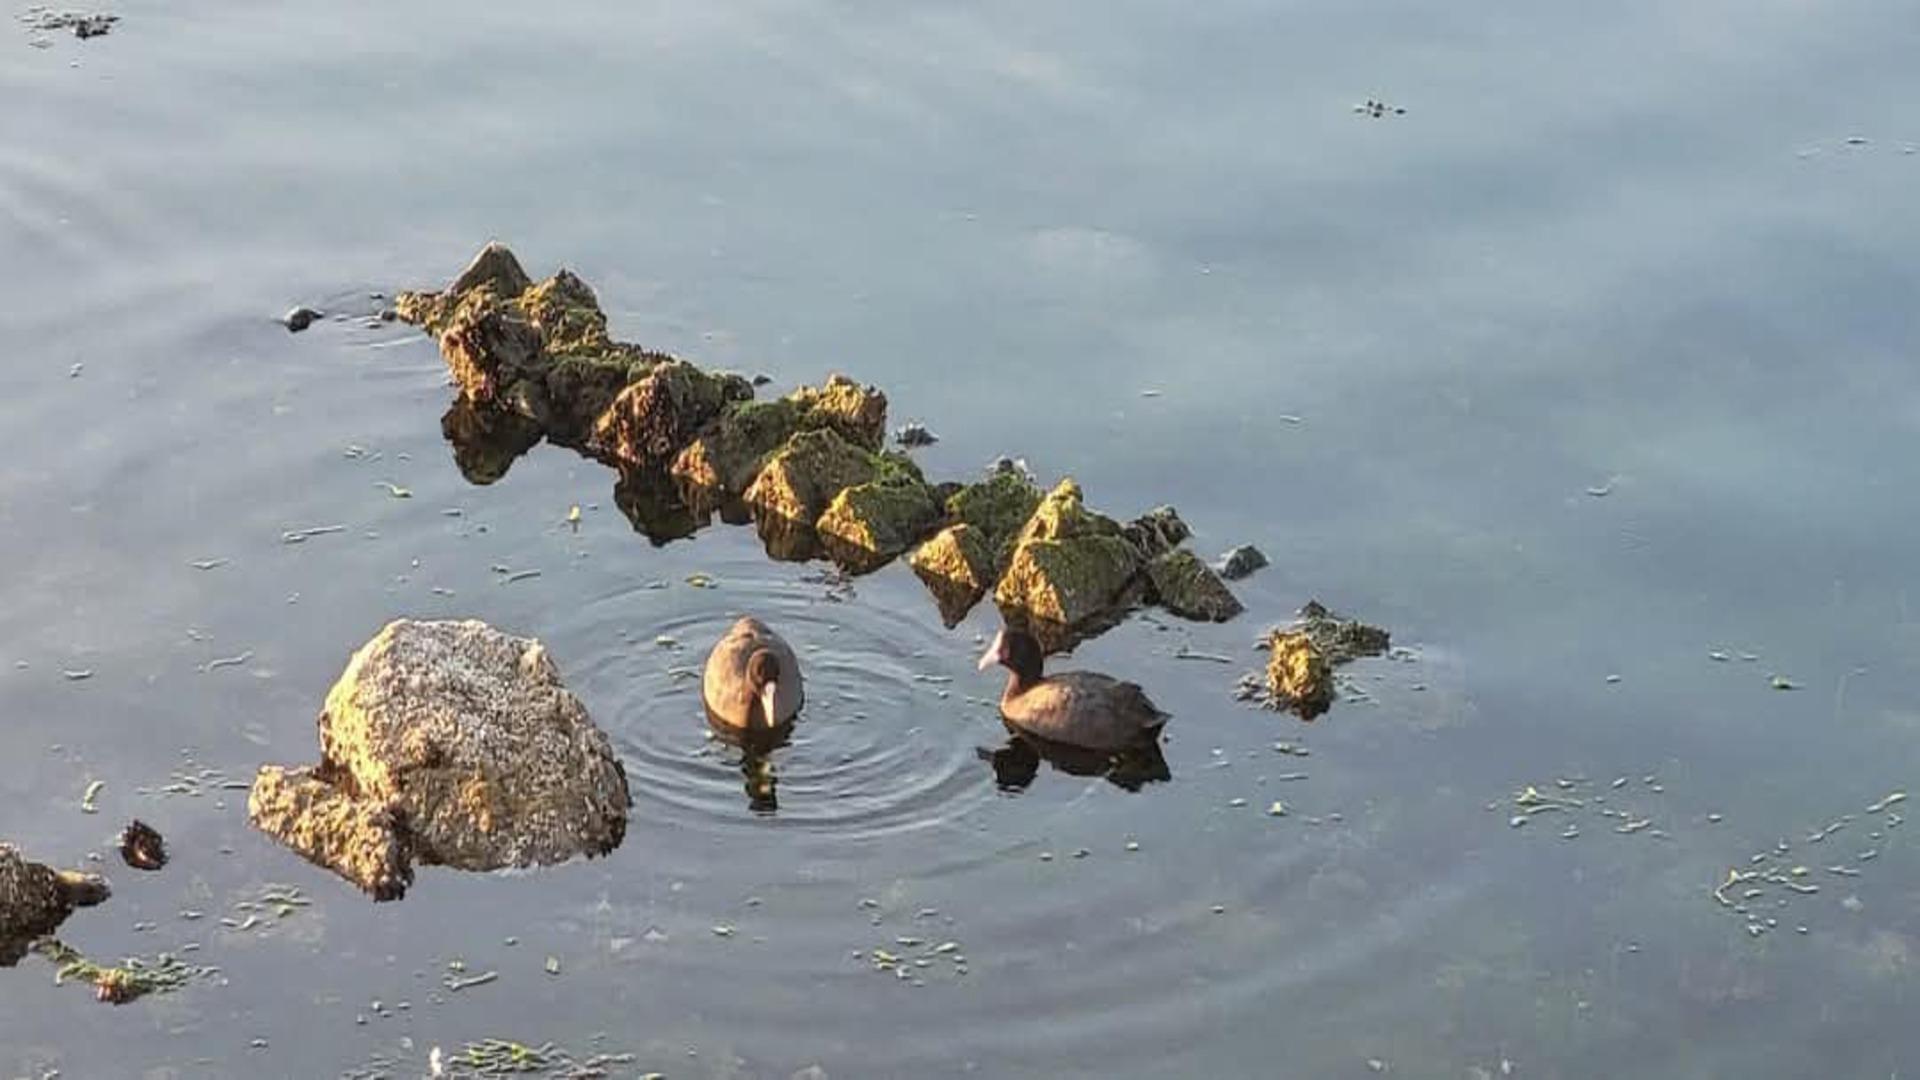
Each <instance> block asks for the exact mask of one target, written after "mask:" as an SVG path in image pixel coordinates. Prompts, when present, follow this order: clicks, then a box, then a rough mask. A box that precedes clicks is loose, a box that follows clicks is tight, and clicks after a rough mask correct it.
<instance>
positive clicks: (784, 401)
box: [671, 375, 887, 506]
mask: <svg viewBox="0 0 1920 1080" xmlns="http://www.w3.org/2000/svg"><path fill="white" fill-rule="evenodd" d="M886 418H887V398H886V395H885V394H882V393H881V392H880V391H878V390H876V389H874V388H873V387H871V386H862V385H860V384H859V383H856V382H854V381H853V380H852V379H849V378H847V377H846V376H844V375H832V376H829V377H828V379H827V382H826V384H825V385H823V386H819V387H812V386H803V387H801V388H800V389H798V390H795V391H794V392H793V393H791V394H789V395H787V396H786V397H783V398H779V399H776V400H774V401H742V402H737V403H734V404H731V405H729V406H727V407H726V408H725V409H724V410H723V411H722V413H721V415H720V417H719V418H718V419H717V420H716V421H714V423H712V424H711V425H710V426H709V427H708V429H707V430H706V431H704V432H702V433H701V435H700V437H699V438H696V439H694V440H693V441H692V442H691V443H689V444H688V445H687V446H686V447H685V448H684V449H682V450H681V451H680V452H679V454H678V455H676V456H675V457H674V459H673V465H672V470H671V471H672V473H673V476H674V479H675V480H677V481H679V483H680V485H681V490H682V494H683V497H685V499H686V501H687V502H688V504H689V505H695V506H712V505H717V504H718V503H720V502H723V501H725V500H726V499H728V498H730V497H734V496H739V495H742V494H744V493H745V492H746V490H747V489H748V488H749V487H751V486H752V485H753V481H754V479H755V477H757V476H758V475H759V473H760V469H761V467H762V465H764V464H765V463H766V461H767V458H768V456H769V455H771V454H772V453H773V452H774V451H776V450H778V449H780V448H781V447H782V446H783V445H785V443H786V442H787V440H788V439H790V438H792V437H793V436H794V435H795V434H797V433H800V432H803V431H819V430H831V431H833V432H834V433H836V434H838V435H839V436H840V437H841V438H843V439H845V440H846V441H847V442H849V443H851V444H853V445H854V446H856V447H859V448H861V449H864V450H869V451H873V450H878V449H879V448H880V445H881V440H882V438H883V437H884V433H885V429H886Z"/></svg>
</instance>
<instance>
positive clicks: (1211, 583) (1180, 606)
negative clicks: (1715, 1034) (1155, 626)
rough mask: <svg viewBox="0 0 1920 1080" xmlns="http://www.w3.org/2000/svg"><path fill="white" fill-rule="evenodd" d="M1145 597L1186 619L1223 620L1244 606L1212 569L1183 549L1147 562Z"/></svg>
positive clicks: (1177, 549)
mask: <svg viewBox="0 0 1920 1080" xmlns="http://www.w3.org/2000/svg"><path fill="white" fill-rule="evenodd" d="M1147 580H1148V582H1149V584H1150V586H1151V588H1150V589H1149V592H1148V599H1150V600H1152V601H1153V602H1154V603H1157V604H1159V605H1160V606H1161V607H1164V608H1166V609H1167V610H1168V611H1171V612H1173V613H1174V614H1175V615H1178V616H1180V617H1182V618H1186V619H1203V620H1206V621H1208V622H1226V621H1227V620H1228V619H1231V618H1233V617H1234V616H1235V615H1238V614H1240V612H1242V611H1243V610H1245V609H1244V608H1242V607H1241V606H1240V601H1239V600H1237V599H1235V598H1234V595H1233V593H1232V592H1230V591H1228V589H1227V586H1226V584H1225V583H1224V582H1222V581H1221V580H1220V578H1219V576H1218V575H1216V574H1215V573H1214V572H1213V568H1212V567H1209V566H1208V565H1207V564H1206V563H1204V562H1201V561H1200V557H1199V556H1197V555H1195V554H1194V553H1193V552H1191V551H1188V550H1187V549H1186V548H1175V549H1174V550H1172V551H1169V552H1167V553H1166V554H1164V555H1161V556H1158V557H1156V558H1155V559H1154V560H1153V561H1151V562H1149V563H1147Z"/></svg>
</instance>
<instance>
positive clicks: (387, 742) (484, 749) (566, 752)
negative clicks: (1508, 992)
mask: <svg viewBox="0 0 1920 1080" xmlns="http://www.w3.org/2000/svg"><path fill="white" fill-rule="evenodd" d="M320 749H321V761H320V764H319V765H317V766H314V767H312V768H307V769H284V768H280V767H277V766H271V765H269V766H265V767H263V768H262V769H261V770H260V773H259V776H258V777H257V778H256V779H255V781H254V786H253V791H252V793H251V795H250V797H249V799H248V814H249V817H250V818H251V819H252V821H253V822H254V824H255V825H256V826H258V827H259V828H260V829H262V830H263V831H265V832H267V833H269V834H270V835H272V836H274V837H275V838H277V839H279V840H281V841H282V842H283V843H286V844H287V845H288V846H290V847H292V848H294V849H295V850H296V851H299V852H300V853H301V854H302V855H305V856H306V857H307V858H309V859H311V860H312V861H314V862H316V863H319V864H321V865H323V866H327V867H328V868H330V869H332V870H334V871H335V872H337V873H339V874H340V875H341V876H343V877H345V878H347V879H348V880H350V881H352V882H354V883H355V884H357V885H359V886H360V887H361V888H363V889H365V890H366V891H367V892H369V893H371V894H372V895H373V896H374V898H375V899H377V900H385V899H398V898H399V897H400V896H401V895H403V894H404V892H405V890H406V887H407V885H408V884H409V882H410V881H411V880H412V869H411V864H412V863H413V862H415V861H418V862H421V863H426V864H430V865H445V866H452V867H455V868H458V869H463V870H497V869H502V868H505V867H527V866H541V865H550V864H553V863H558V862H563V861H565V860H567V859H571V858H574V857H575V856H578V855H583V854H584V855H600V854H604V853H606V852H608V851H611V850H612V849H613V848H614V847H616V846H618V845H619V843H620V841H621V839H622V838H623V837H624V836H625V833H626V820H627V807H628V805H629V797H628V792H627V779H626V773H625V771H624V770H623V769H622V767H621V765H620V762H619V759H618V758H617V757H616V756H615V755H614V753H613V748H612V745H611V744H610V743H609V742H608V740H607V737H606V735H605V734H604V733H603V732H601V731H600V730H599V729H598V728H597V727H595V726H594V724H593V722H592V720H591V719H590V718H589V717H588V716H587V712H586V709H585V707H584V706H582V705H581V704H580V701H579V699H578V698H576V697H574V696H573V694H572V693H571V692H569V691H568V690H567V689H566V687H565V686H564V685H563V684H562V683H561V680H560V674H559V671H558V670H557V669H556V668H555V667H554V664H553V661H552V659H551V658H550V657H548V655H547V652H546V649H545V647H544V646H542V645H541V644H540V643H539V642H538V641H535V640H533V639H531V638H521V637H514V636H511V635H508V634H503V633H501V632H500V631H498V630H495V629H493V628H492V627H490V626H488V625H486V624H485V623H482V622H479V621H476V620H466V621H459V622H455V621H444V622H421V621H415V620H411V619H400V620H396V621H394V622H392V623H389V624H388V625H387V626H386V627H385V628H384V629H382V630H381V631H380V633H379V634H377V635H375V637H374V638H373V640H372V641H369V642H368V643H367V644H366V645H365V646H363V647H361V649H360V650H359V651H358V652H356V653H355V654H354V656H353V658H352V659H351V660H349V661H348V663H347V668H346V670H345V671H344V672H343V673H342V674H341V676H340V679H339V680H338V681H337V682H336V683H335V684H334V686H333V689H332V690H331V691H330V692H329V693H328V694H327V701H326V706H325V710H324V711H323V712H322V713H321V716H320Z"/></svg>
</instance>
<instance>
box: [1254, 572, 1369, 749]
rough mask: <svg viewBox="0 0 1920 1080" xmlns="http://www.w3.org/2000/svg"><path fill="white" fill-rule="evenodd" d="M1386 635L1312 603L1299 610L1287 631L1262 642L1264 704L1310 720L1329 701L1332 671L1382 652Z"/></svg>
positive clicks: (1331, 694)
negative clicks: (1265, 655)
mask: <svg viewBox="0 0 1920 1080" xmlns="http://www.w3.org/2000/svg"><path fill="white" fill-rule="evenodd" d="M1388 641H1389V639H1388V634H1387V632H1386V631H1385V630H1382V629H1380V628H1379V627H1377V626H1368V625H1367V624H1365V623H1363V622H1360V621H1358V620H1356V619H1348V618H1344V617H1342V616H1339V615H1336V614H1334V613H1333V612H1331V611H1329V610H1327V608H1326V607H1325V606H1324V605H1322V604H1321V603H1320V602H1319V601H1317V600H1309V601H1308V602H1307V604H1306V606H1305V607H1302V608H1301V609H1300V616H1299V618H1298V619H1296V620H1295V621H1294V623H1293V625H1292V626H1289V627H1286V628H1284V629H1280V630H1275V631H1273V632H1272V633H1271V634H1270V635H1268V638H1267V647H1268V649H1270V650H1271V653H1272V655H1270V656H1269V657H1268V658H1267V704H1268V705H1269V706H1270V707H1272V708H1275V709H1291V710H1293V711H1294V712H1295V713H1297V714H1298V715H1299V716H1300V717H1301V718H1302V719H1306V720H1311V719H1313V718H1314V717H1316V716H1318V715H1320V714H1321V713H1324V712H1326V711H1327V708H1328V707H1329V706H1330V705H1331V704H1332V703H1333V699H1334V680H1333V669H1334V668H1336V667H1338V666H1339V665H1341V664H1344V663H1347V662H1348V661H1351V660H1355V659H1358V658H1359V657H1363V656H1378V655H1380V654H1381V653H1383V652H1385V651H1387V645H1388Z"/></svg>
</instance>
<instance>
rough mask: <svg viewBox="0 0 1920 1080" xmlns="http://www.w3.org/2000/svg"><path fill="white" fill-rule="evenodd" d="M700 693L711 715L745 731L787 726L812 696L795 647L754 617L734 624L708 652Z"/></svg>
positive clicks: (718, 722) (717, 721) (722, 723)
mask: <svg viewBox="0 0 1920 1080" xmlns="http://www.w3.org/2000/svg"><path fill="white" fill-rule="evenodd" d="M700 691H701V696H702V697H703V698H704V699H705V701H706V705H707V716H708V718H709V719H711V720H712V722H713V723H714V724H716V725H718V726H720V727H722V728H732V729H736V730H740V731H759V732H768V731H773V730H774V729H777V728H781V727H784V726H786V725H787V724H790V723H792V722H793V717H794V714H796V713H798V712H799V711H800V705H801V703H802V702H803V701H804V700H805V698H806V690H805V687H804V685H803V684H802V681H801V678H800V661H799V660H798V659H796V658H795V657H794V655H793V649H792V648H790V647H789V646H788V645H787V643H786V641H785V640H784V639H782V638H781V637H780V635H779V634H776V633H774V632H773V631H772V630H771V629H768V627H767V624H766V623H763V622H761V621H760V620H759V619H756V618H754V617H752V616H751V615H749V616H746V617H743V618H742V619H740V621H738V622H736V623H734V624H733V626H731V627H730V628H728V630H727V632H726V634H725V635H724V636H722V637H721V638H720V640H719V642H718V643H716V644H715V645H714V647H713V651H712V652H710V653H708V654H707V670H706V674H705V675H704V676H703V677H702V679H701V681H700Z"/></svg>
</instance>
